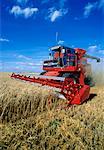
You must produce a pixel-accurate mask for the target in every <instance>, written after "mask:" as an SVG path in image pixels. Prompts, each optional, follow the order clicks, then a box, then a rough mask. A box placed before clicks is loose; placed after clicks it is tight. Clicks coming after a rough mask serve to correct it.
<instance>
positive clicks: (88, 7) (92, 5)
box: [84, 2, 98, 18]
mask: <svg viewBox="0 0 104 150" xmlns="http://www.w3.org/2000/svg"><path fill="white" fill-rule="evenodd" d="M97 4H98V3H97V2H95V3H88V4H87V5H86V6H85V7H84V17H85V18H87V17H89V15H90V14H91V12H92V11H93V10H95V9H96V8H97Z"/></svg>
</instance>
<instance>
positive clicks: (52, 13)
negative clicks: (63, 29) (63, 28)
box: [48, 8, 68, 22]
mask: <svg viewBox="0 0 104 150" xmlns="http://www.w3.org/2000/svg"><path fill="white" fill-rule="evenodd" d="M48 13H49V16H48V18H49V19H50V20H51V22H54V21H55V20H56V19H58V18H60V17H63V16H64V15H66V14H67V13H68V9H59V10H56V9H55V8H50V9H49V12H48Z"/></svg>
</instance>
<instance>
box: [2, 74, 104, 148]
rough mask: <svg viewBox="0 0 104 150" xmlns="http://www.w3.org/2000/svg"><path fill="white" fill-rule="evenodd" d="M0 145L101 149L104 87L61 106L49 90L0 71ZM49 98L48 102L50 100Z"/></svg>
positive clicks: (103, 129) (3, 146) (6, 146)
mask: <svg viewBox="0 0 104 150" xmlns="http://www.w3.org/2000/svg"><path fill="white" fill-rule="evenodd" d="M0 82H1V84H0V115H1V117H0V118H1V124H0V128H1V135H2V136H0V147H1V149H8V150H19V149H21V150H30V149H33V150H72V149H73V150H103V149H104V144H103V141H104V133H103V131H104V108H103V106H104V86H100V85H99V86H97V87H94V88H92V89H91V94H92V96H93V95H94V94H97V96H95V97H93V99H92V98H91V99H89V101H88V102H87V103H84V104H83V105H79V106H71V107H70V108H69V109H68V110H65V109H61V105H65V101H63V100H60V99H58V98H56V96H55V95H54V93H53V91H52V90H48V89H44V88H41V87H38V86H34V85H31V84H29V83H23V82H20V81H16V80H13V79H10V78H9V76H8V74H6V73H1V74H0ZM49 101H50V103H49Z"/></svg>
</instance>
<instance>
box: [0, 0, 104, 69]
mask: <svg viewBox="0 0 104 150" xmlns="http://www.w3.org/2000/svg"><path fill="white" fill-rule="evenodd" d="M0 7H1V11H0V13H1V17H0V20H1V24H0V49H1V50H0V60H1V61H0V69H1V71H35V72H36V71H40V68H41V67H42V60H44V59H47V58H48V52H49V50H48V49H49V47H51V46H53V45H55V44H56V41H55V34H56V32H58V33H59V36H58V41H59V43H60V44H61V43H63V44H64V45H66V46H70V47H80V48H84V49H86V50H87V52H88V53H89V54H91V55H94V56H99V57H101V58H103V59H104V27H103V26H104V20H103V19H104V0H83V1H82V0H0Z"/></svg>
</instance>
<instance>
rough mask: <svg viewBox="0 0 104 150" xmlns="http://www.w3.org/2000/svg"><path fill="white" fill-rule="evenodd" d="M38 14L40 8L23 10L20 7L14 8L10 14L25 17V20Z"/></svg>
mask: <svg viewBox="0 0 104 150" xmlns="http://www.w3.org/2000/svg"><path fill="white" fill-rule="evenodd" d="M37 12H38V8H30V7H27V8H24V9H22V8H21V7H20V6H13V7H12V9H11V11H10V13H11V14H14V16H16V17H18V16H23V17H24V18H29V17H31V16H33V15H34V14H35V13H37Z"/></svg>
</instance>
